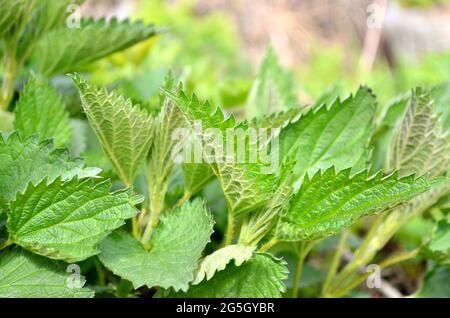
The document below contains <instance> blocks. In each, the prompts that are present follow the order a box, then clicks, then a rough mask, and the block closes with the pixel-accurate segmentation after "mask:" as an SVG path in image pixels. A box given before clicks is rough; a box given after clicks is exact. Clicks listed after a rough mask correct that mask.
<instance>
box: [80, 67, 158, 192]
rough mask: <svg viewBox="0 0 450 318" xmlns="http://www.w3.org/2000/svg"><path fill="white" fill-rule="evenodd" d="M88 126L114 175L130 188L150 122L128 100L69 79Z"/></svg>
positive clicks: (145, 150) (142, 158) (141, 159)
mask: <svg viewBox="0 0 450 318" xmlns="http://www.w3.org/2000/svg"><path fill="white" fill-rule="evenodd" d="M73 79H74V81H75V83H76V84H77V86H78V89H79V90H80V95H81V101H82V104H83V108H84V110H85V112H86V115H87V118H88V120H89V123H90V124H91V126H92V127H93V129H94V131H95V133H96V135H97V137H98V139H99V140H100V142H101V145H102V148H103V150H104V151H105V153H106V154H107V155H108V157H109V159H110V160H111V163H112V164H113V166H114V168H115V170H116V172H117V174H118V175H119V177H120V178H121V179H122V181H123V182H125V184H127V185H131V184H132V183H133V181H134V178H135V177H136V174H137V173H138V171H139V169H140V168H141V167H142V165H143V163H144V161H145V159H146V158H147V154H148V152H149V149H150V145H151V141H152V136H153V122H152V118H151V117H150V116H149V115H148V114H147V112H146V111H145V110H141V109H139V106H135V105H133V104H132V103H131V100H129V99H128V100H127V99H125V98H124V97H123V96H121V95H119V94H117V93H115V92H112V93H108V91H107V90H106V89H100V88H97V87H95V86H93V85H90V84H88V83H87V82H86V81H84V80H82V79H81V78H80V77H79V76H77V75H75V76H73Z"/></svg>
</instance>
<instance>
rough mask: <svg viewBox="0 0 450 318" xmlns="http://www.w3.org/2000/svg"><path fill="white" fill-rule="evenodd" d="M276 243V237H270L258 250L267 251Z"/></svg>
mask: <svg viewBox="0 0 450 318" xmlns="http://www.w3.org/2000/svg"><path fill="white" fill-rule="evenodd" d="M277 243H278V240H277V239H276V238H271V239H270V240H269V241H267V242H266V243H265V244H264V245H263V246H261V247H260V249H259V251H260V252H266V251H268V250H269V249H270V248H271V247H272V246H274V245H275V244H277Z"/></svg>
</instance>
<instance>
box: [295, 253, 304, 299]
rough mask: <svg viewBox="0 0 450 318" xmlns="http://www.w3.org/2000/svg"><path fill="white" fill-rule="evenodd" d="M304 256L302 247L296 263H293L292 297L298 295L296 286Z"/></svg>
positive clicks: (298, 282) (298, 283)
mask: <svg viewBox="0 0 450 318" xmlns="http://www.w3.org/2000/svg"><path fill="white" fill-rule="evenodd" d="M304 261H305V257H304V256H303V252H302V248H300V254H299V255H298V259H297V264H296V265H295V273H294V285H293V286H292V298H297V297H298V288H299V287H300V278H301V277H302V269H303V263H304Z"/></svg>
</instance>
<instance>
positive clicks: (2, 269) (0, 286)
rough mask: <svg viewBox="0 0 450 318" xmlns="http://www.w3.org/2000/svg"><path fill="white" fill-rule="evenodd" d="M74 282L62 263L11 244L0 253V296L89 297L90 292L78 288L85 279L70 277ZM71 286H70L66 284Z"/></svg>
mask: <svg viewBox="0 0 450 318" xmlns="http://www.w3.org/2000/svg"><path fill="white" fill-rule="evenodd" d="M78 278H79V279H80V281H79V286H77V285H76V284H78V282H75V281H74V282H73V284H72V285H71V284H69V282H70V272H67V270H66V268H65V266H64V264H63V263H60V262H55V261H51V260H49V259H47V258H45V257H42V256H37V255H34V254H31V253H30V252H27V251H25V250H22V249H21V248H18V247H16V248H13V249H11V250H8V251H4V252H2V253H1V254H0V298H90V297H94V292H93V291H92V290H90V289H88V288H82V286H83V285H84V283H85V280H84V278H83V277H82V276H79V277H74V279H78ZM70 287H73V288H70Z"/></svg>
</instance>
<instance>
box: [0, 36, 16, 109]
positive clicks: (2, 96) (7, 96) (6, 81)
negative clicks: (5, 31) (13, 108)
mask: <svg viewBox="0 0 450 318" xmlns="http://www.w3.org/2000/svg"><path fill="white" fill-rule="evenodd" d="M15 52H16V47H15V45H12V47H9V48H7V49H5V51H4V62H3V64H4V65H3V68H4V76H3V82H2V86H1V89H0V109H1V110H7V109H8V106H9V104H10V102H11V99H12V97H13V95H14V88H15V83H16V77H17V72H18V69H19V67H18V63H17V61H16V57H15Z"/></svg>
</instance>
